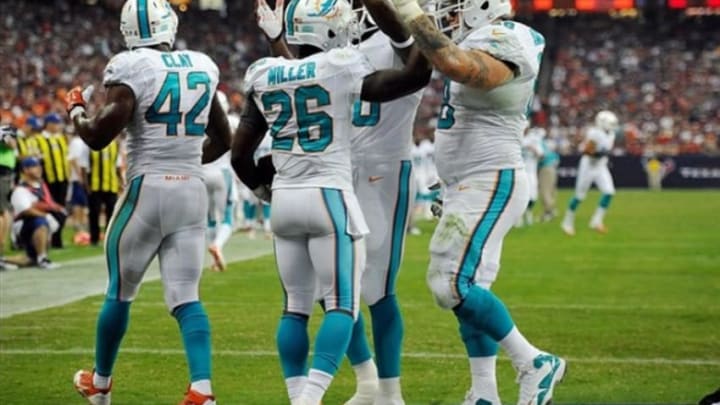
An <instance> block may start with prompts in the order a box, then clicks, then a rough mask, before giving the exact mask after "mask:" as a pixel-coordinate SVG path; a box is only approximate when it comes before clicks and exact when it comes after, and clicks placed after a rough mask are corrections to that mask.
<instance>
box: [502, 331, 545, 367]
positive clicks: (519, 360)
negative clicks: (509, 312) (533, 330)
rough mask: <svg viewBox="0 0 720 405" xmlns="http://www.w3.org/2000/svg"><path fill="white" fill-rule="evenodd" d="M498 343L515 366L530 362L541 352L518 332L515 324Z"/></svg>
mask: <svg viewBox="0 0 720 405" xmlns="http://www.w3.org/2000/svg"><path fill="white" fill-rule="evenodd" d="M499 343H500V346H502V348H503V349H505V351H506V352H507V354H508V356H510V360H511V361H512V364H513V366H515V368H519V367H521V366H524V365H525V364H527V363H530V362H531V361H532V360H533V359H534V358H535V357H537V355H538V354H540V353H542V352H541V351H540V350H538V348H537V347H535V346H533V345H532V344H530V342H528V340H527V339H525V336H523V335H522V334H521V333H520V331H519V330H518V328H517V326H513V328H512V330H511V331H510V333H508V335H507V336H505V337H504V338H503V340H501V341H500V342H499Z"/></svg>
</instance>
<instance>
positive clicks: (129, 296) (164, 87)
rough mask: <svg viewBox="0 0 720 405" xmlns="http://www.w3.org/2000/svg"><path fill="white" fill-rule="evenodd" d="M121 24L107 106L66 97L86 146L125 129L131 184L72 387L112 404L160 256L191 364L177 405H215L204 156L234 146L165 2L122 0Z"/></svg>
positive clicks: (207, 64)
mask: <svg viewBox="0 0 720 405" xmlns="http://www.w3.org/2000/svg"><path fill="white" fill-rule="evenodd" d="M120 29H121V31H122V33H123V36H124V38H125V43H126V45H127V47H128V48H129V50H128V51H125V52H121V53H119V54H117V55H116V56H115V57H113V58H112V59H111V60H110V62H109V63H108V65H107V67H106V68H105V75H104V78H103V84H104V85H105V87H106V88H107V100H106V103H105V105H104V106H103V107H102V108H101V109H100V111H98V112H97V114H96V115H94V116H92V117H89V116H88V115H87V113H86V111H85V104H86V102H85V100H87V99H88V94H89V89H86V90H85V91H83V90H82V89H81V88H79V87H78V88H75V89H73V90H71V91H70V92H69V93H68V95H67V98H66V104H67V110H68V112H69V115H70V118H71V120H72V121H73V124H74V126H75V129H76V133H77V134H78V135H79V136H80V137H81V138H82V139H83V140H84V141H85V143H87V144H88V146H89V147H90V148H92V149H94V150H100V149H102V148H103V147H105V146H106V145H107V144H109V143H110V142H111V141H112V140H113V139H114V138H115V137H116V136H117V134H119V133H120V132H121V131H122V130H123V129H125V128H127V132H128V138H127V158H128V172H127V179H128V184H127V186H126V188H125V192H124V194H123V196H122V197H121V201H120V202H119V203H118V205H117V206H116V209H115V212H114V214H113V217H112V219H111V221H110V224H109V225H108V231H107V235H106V237H105V255H106V258H107V264H108V273H109V281H108V287H107V293H106V300H105V303H104V305H103V307H102V310H101V311H100V315H99V317H98V321H97V322H98V323H97V337H96V345H95V367H94V371H93V372H91V371H84V370H80V371H78V372H77V373H76V374H75V378H74V383H75V388H76V389H77V391H78V392H79V393H80V394H81V395H82V396H84V397H85V398H86V399H87V400H88V402H89V403H90V404H92V405H107V404H110V395H111V392H110V389H111V375H112V370H113V366H114V363H115V359H116V357H117V353H118V350H119V348H120V343H121V342H122V339H123V336H124V335H125V331H126V330H127V326H128V321H129V315H130V304H131V303H132V301H133V300H134V298H135V296H136V294H137V291H138V287H139V286H140V283H141V281H142V278H143V276H144V274H145V271H146V270H147V267H148V265H149V264H150V262H151V261H152V260H153V258H155V257H156V256H158V257H159V259H160V260H159V261H160V274H161V278H162V283H163V288H164V292H165V304H166V305H167V308H168V309H169V310H170V312H171V314H172V316H173V317H175V319H176V320H177V322H178V325H179V327H180V332H181V334H182V339H183V343H184V346H185V351H186V353H187V361H188V366H189V371H190V381H191V384H190V386H189V387H188V390H187V393H186V394H185V397H184V399H183V401H182V402H181V404H182V405H214V404H215V398H214V396H213V394H212V387H211V384H210V377H211V354H210V325H209V322H208V318H207V315H206V314H205V310H204V308H203V306H202V304H201V303H200V301H199V296H198V286H199V280H200V275H201V272H202V266H203V253H204V246H205V228H206V218H205V215H206V213H207V205H208V200H207V194H206V192H205V185H204V184H203V180H202V166H201V156H202V159H203V160H206V161H209V160H213V159H216V158H218V157H219V156H220V155H221V154H222V153H223V152H225V151H226V150H227V149H228V145H229V143H230V128H229V125H228V122H227V119H226V117H225V113H224V112H223V110H222V107H221V106H220V103H219V101H218V99H217V97H216V95H215V89H216V87H217V84H218V68H217V66H216V65H215V63H213V61H212V60H211V59H210V58H209V57H208V56H206V55H205V54H203V53H200V52H194V51H189V50H185V51H173V50H172V45H173V43H174V40H175V32H176V30H177V16H176V14H175V12H174V11H173V10H172V8H171V7H170V5H169V4H168V3H167V2H166V1H147V0H128V1H126V3H125V5H124V6H123V9H122V15H121V20H120ZM205 134H207V136H208V138H207V141H206V142H205V143H204V144H203V139H204V138H203V135H205Z"/></svg>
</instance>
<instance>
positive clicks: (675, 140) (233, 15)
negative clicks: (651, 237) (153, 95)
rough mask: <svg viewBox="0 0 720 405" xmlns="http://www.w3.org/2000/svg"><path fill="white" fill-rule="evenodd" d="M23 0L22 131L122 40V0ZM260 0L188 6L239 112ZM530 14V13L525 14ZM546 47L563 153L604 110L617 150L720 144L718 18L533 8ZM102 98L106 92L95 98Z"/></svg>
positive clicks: (13, 100)
mask: <svg viewBox="0 0 720 405" xmlns="http://www.w3.org/2000/svg"><path fill="white" fill-rule="evenodd" d="M100 3H101V5H100V6H93V7H91V6H86V5H83V4H82V2H80V1H69V0H52V1H39V0H29V1H23V2H15V3H14V4H13V7H12V8H6V9H5V12H4V13H3V16H2V17H0V37H1V38H3V41H2V43H0V51H1V52H0V53H1V54H2V58H0V70H2V72H3V75H0V100H1V101H2V102H1V104H0V114H1V116H0V118H1V119H2V122H4V123H7V122H11V123H13V124H15V125H16V126H17V127H18V128H20V129H21V132H28V131H32V128H29V127H28V125H27V123H28V118H30V117H32V116H36V117H43V116H45V115H46V114H48V113H61V115H62V116H64V114H63V111H62V101H61V100H62V97H63V95H64V94H65V92H66V91H67V90H68V89H69V88H71V87H72V86H74V85H88V84H95V85H96V88H102V86H100V81H101V79H102V71H103V67H104V66H105V64H106V63H107V61H108V59H109V58H110V57H111V56H112V55H113V54H114V53H116V52H118V51H121V50H122V49H123V48H124V47H123V43H122V37H121V35H120V32H119V28H118V15H119V7H120V6H121V4H122V1H120V0H106V1H101V2H100ZM252 7H253V2H251V1H242V2H228V10H227V12H226V13H224V15H221V14H220V13H218V12H216V11H199V10H191V11H189V12H186V13H180V18H181V23H180V28H179V30H180V31H179V34H178V41H177V43H176V46H177V47H178V48H185V47H187V48H194V49H198V50H202V51H205V52H207V53H208V54H209V55H210V56H211V57H212V58H213V59H214V60H215V61H216V63H217V64H218V66H219V67H220V69H221V80H222V85H221V87H220V88H221V89H222V90H224V91H225V92H226V93H227V94H229V95H230V99H231V102H232V104H233V105H232V108H233V110H235V111H237V110H238V109H239V108H240V104H241V103H242V100H243V99H242V97H241V96H240V94H239V89H240V88H241V82H242V77H243V73H244V70H245V69H246V68H247V66H248V65H249V64H250V63H252V62H253V61H254V60H256V59H257V58H259V57H262V56H264V55H267V52H268V50H267V45H266V41H265V40H264V38H263V37H262V34H260V32H259V31H258V30H257V28H256V24H255V20H254V15H253V10H252ZM518 19H519V20H521V21H522V20H523V18H522V17H519V18H518ZM530 24H531V25H532V26H533V27H534V28H536V29H537V30H538V31H540V32H541V33H542V34H543V35H545V37H546V40H547V41H546V42H547V44H548V48H547V50H546V55H545V58H544V63H543V68H542V72H541V75H540V78H539V83H538V89H539V90H538V97H537V99H536V102H535V113H534V114H533V124H532V125H534V126H541V127H545V128H546V129H547V130H548V134H549V136H550V137H552V138H554V140H555V142H556V144H557V145H558V149H559V152H561V153H562V154H574V153H577V149H576V147H577V145H578V143H579V142H580V139H581V138H582V131H583V129H584V127H585V126H586V125H588V124H589V123H590V122H591V121H592V117H593V116H594V115H595V113H596V112H597V111H598V110H600V109H609V110H612V111H614V112H616V113H617V114H618V116H619V117H620V119H621V123H622V133H621V134H619V136H618V144H617V145H616V151H615V152H616V153H617V154H625V153H627V154H633V155H654V154H659V155H676V154H683V153H706V154H718V153H720V150H719V147H718V135H720V17H705V18H704V19H702V18H684V17H682V16H679V15H668V16H665V17H664V18H655V19H654V21H653V22H650V21H647V20H643V19H642V18H633V19H613V18H610V17H608V16H607V15H592V16H577V17H573V18H561V19H558V18H549V17H535V18H534V19H533V20H531V21H530ZM441 90H442V86H441V79H440V78H436V79H435V80H434V81H433V83H432V85H431V86H429V87H428V89H427V90H426V92H425V96H426V97H425V100H424V102H423V104H422V106H421V107H420V111H419V113H418V120H417V128H416V138H417V139H418V140H420V139H428V138H431V137H432V133H433V127H434V125H435V120H436V116H437V112H438V110H439V106H440V103H441V95H442V94H441V93H442V92H441ZM102 97H103V95H102V91H99V92H96V95H95V96H94V100H93V101H95V102H97V101H98V100H101V99H102Z"/></svg>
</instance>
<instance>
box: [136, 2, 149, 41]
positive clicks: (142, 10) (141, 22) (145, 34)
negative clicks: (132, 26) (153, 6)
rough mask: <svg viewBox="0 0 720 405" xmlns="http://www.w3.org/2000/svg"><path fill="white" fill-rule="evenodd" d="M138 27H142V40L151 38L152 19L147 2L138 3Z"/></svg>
mask: <svg viewBox="0 0 720 405" xmlns="http://www.w3.org/2000/svg"><path fill="white" fill-rule="evenodd" d="M137 17H138V27H140V38H142V39H146V38H150V18H149V17H148V11H147V0H138V2H137Z"/></svg>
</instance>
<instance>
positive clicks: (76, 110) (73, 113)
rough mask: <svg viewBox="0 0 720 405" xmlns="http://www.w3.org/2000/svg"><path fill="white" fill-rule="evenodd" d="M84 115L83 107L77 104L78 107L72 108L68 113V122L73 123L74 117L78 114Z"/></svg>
mask: <svg viewBox="0 0 720 405" xmlns="http://www.w3.org/2000/svg"><path fill="white" fill-rule="evenodd" d="M84 113H85V107H83V106H81V105H79V104H78V105H75V106H73V108H71V109H70V112H69V113H68V115H69V116H70V121H75V117H77V116H78V115H80V114H84Z"/></svg>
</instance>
